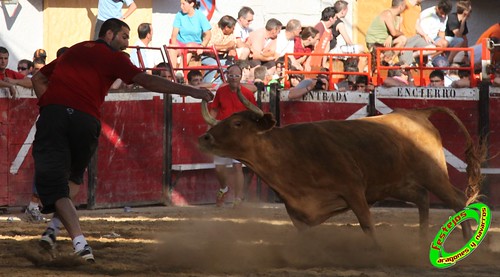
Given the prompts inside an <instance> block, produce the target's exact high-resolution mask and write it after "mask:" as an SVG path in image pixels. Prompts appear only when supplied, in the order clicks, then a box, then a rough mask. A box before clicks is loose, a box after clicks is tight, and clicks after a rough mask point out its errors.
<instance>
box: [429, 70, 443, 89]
mask: <svg viewBox="0 0 500 277" xmlns="http://www.w3.org/2000/svg"><path fill="white" fill-rule="evenodd" d="M429 87H439V88H442V87H444V72H443V71H442V70H439V69H438V70H433V71H431V74H429Z"/></svg>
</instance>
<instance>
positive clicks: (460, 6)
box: [457, 0, 472, 15]
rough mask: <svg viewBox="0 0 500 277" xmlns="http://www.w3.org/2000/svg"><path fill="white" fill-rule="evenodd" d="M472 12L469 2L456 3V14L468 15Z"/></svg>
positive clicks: (464, 0)
mask: <svg viewBox="0 0 500 277" xmlns="http://www.w3.org/2000/svg"><path fill="white" fill-rule="evenodd" d="M471 12H472V4H471V2H470V0H460V1H458V2H457V14H463V15H469V14H470V13H471Z"/></svg>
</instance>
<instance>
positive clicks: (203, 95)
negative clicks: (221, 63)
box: [190, 88, 214, 102]
mask: <svg viewBox="0 0 500 277" xmlns="http://www.w3.org/2000/svg"><path fill="white" fill-rule="evenodd" d="M190 96H191V97H194V98H198V99H202V100H205V101H207V102H210V101H212V100H213V99H214V95H213V93H212V92H211V91H209V90H208V89H206V88H200V89H198V88H193V89H192V90H191V93H190Z"/></svg>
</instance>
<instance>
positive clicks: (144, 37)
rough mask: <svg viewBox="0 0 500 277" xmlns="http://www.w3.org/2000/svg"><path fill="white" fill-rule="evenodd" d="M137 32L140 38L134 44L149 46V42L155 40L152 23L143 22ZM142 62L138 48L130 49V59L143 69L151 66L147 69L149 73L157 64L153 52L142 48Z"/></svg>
mask: <svg viewBox="0 0 500 277" xmlns="http://www.w3.org/2000/svg"><path fill="white" fill-rule="evenodd" d="M137 34H138V35H139V39H138V40H137V41H136V42H135V44H134V46H138V47H149V44H150V43H151V41H152V40H153V26H152V25H151V23H141V24H139V27H137ZM139 51H140V53H141V58H142V63H141V62H140V61H139V55H138V52H137V49H136V48H132V50H130V60H131V61H132V63H133V64H134V65H135V66H137V67H139V68H142V69H145V68H149V69H148V70H146V72H147V73H148V74H151V69H150V68H153V67H154V66H155V63H154V59H153V53H151V52H152V51H151V50H148V49H140V50H139Z"/></svg>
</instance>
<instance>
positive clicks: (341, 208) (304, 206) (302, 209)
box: [286, 197, 349, 226]
mask: <svg viewBox="0 0 500 277" xmlns="http://www.w3.org/2000/svg"><path fill="white" fill-rule="evenodd" d="M286 206H287V212H288V215H289V216H290V217H291V218H292V220H293V221H296V220H297V221H300V222H302V223H304V224H306V225H308V226H315V225H318V224H321V223H323V222H325V221H326V220H327V219H328V218H330V217H332V216H334V215H336V214H339V213H342V212H345V211H347V210H348V209H349V206H348V205H347V202H346V201H345V200H344V199H342V198H340V197H336V198H333V199H328V200H327V199H323V201H319V200H318V199H308V198H305V199H300V200H299V201H293V202H292V203H286Z"/></svg>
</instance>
